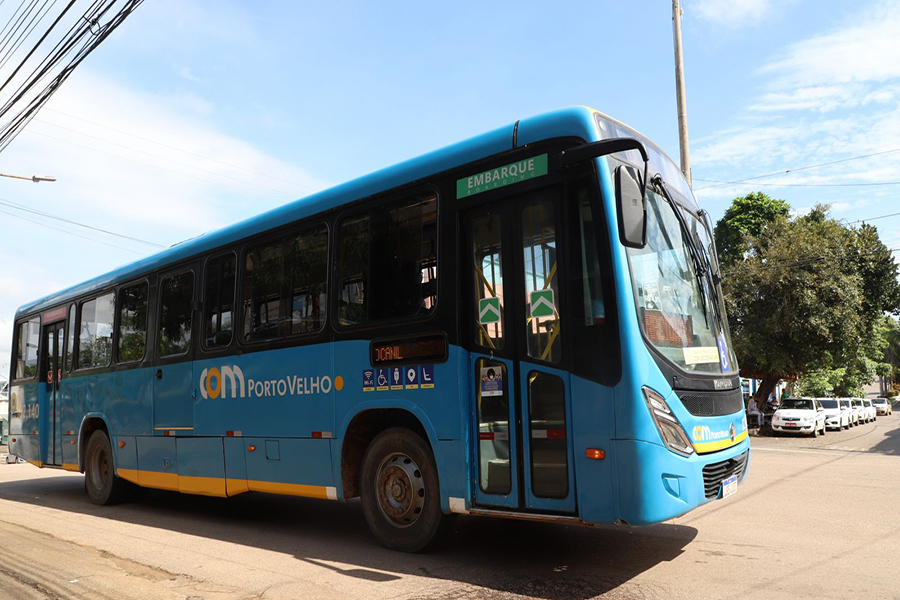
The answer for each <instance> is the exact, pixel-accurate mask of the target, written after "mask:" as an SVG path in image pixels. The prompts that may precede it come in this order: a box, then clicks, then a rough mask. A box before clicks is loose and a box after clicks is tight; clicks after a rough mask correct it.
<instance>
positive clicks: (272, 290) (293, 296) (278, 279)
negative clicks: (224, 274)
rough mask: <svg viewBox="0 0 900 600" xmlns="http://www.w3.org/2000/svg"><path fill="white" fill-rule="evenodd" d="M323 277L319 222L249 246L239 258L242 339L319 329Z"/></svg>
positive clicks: (324, 251)
mask: <svg viewBox="0 0 900 600" xmlns="http://www.w3.org/2000/svg"><path fill="white" fill-rule="evenodd" d="M327 280H328V228H327V227H326V226H325V224H324V223H323V224H319V225H314V226H313V227H308V228H306V229H303V230H301V231H299V232H297V233H295V234H291V235H288V236H286V237H283V238H279V239H278V240H275V241H272V242H268V243H267V244H265V245H263V246H256V247H254V248H252V249H250V250H249V251H248V252H247V254H246V257H245V260H244V291H243V295H244V298H243V302H244V326H243V335H244V340H246V341H259V340H271V339H274V338H278V337H282V336H286V335H297V334H304V333H315V332H317V331H320V330H321V329H322V327H324V326H325V313H326V310H325V308H326V306H327V302H326V299H327V289H326V286H327Z"/></svg>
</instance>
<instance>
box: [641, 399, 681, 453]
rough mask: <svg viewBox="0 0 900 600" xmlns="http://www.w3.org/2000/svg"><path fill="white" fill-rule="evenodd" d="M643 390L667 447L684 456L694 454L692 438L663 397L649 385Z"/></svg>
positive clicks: (660, 435)
mask: <svg viewBox="0 0 900 600" xmlns="http://www.w3.org/2000/svg"><path fill="white" fill-rule="evenodd" d="M642 391H643V392H644V400H645V401H646V402H647V408H648V409H649V410H650V416H652V417H653V423H654V424H655V425H656V429H657V431H659V437H661V438H662V441H663V442H664V443H665V444H666V447H668V448H669V450H671V451H672V452H675V453H676V454H681V455H682V456H690V455H691V454H693V453H694V447H693V446H692V445H691V440H690V439H689V438H688V436H687V434H686V433H685V432H684V428H683V427H682V426H681V423H679V422H678V419H677V418H676V417H675V415H674V414H672V410H671V409H670V408H669V405H668V404H666V401H665V400H664V399H663V397H662V396H660V395H659V394H658V393H656V392H654V391H653V390H651V389H650V388H648V387H644V388H642Z"/></svg>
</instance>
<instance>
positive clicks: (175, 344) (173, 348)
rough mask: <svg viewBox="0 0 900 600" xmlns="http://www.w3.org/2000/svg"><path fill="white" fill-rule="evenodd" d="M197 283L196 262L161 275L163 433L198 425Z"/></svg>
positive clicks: (157, 376)
mask: <svg viewBox="0 0 900 600" xmlns="http://www.w3.org/2000/svg"><path fill="white" fill-rule="evenodd" d="M195 283H196V275H195V269H194V268H193V266H187V267H182V268H181V269H177V270H175V271H170V272H168V273H165V274H163V275H161V276H160V278H159V289H158V291H157V299H158V301H157V311H156V350H155V356H156V361H155V364H154V367H153V371H154V379H153V429H154V431H155V432H157V433H158V434H160V435H162V433H160V432H163V431H168V432H177V433H176V435H184V434H190V433H191V432H192V431H193V429H194V397H195V396H196V393H197V392H196V390H195V389H194V381H195V378H194V363H193V343H194V337H196V336H195V335H194V330H195V329H196V323H195V321H196V319H194V311H195V307H196V300H195V299H196V291H195V288H196V284H195ZM169 435H172V434H171V433H170V434H169Z"/></svg>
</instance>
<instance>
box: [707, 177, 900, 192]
mask: <svg viewBox="0 0 900 600" xmlns="http://www.w3.org/2000/svg"><path fill="white" fill-rule="evenodd" d="M694 180H695V181H711V182H718V183H721V184H725V185H742V186H744V187H748V186H749V187H756V186H760V187H865V186H877V185H900V181H877V182H872V183H768V182H765V181H757V182H754V183H739V182H732V181H721V180H718V179H699V178H696V177H695V178H694ZM710 187H714V186H709V187H702V188H698V190H697V191H700V190H708V189H709V188H710Z"/></svg>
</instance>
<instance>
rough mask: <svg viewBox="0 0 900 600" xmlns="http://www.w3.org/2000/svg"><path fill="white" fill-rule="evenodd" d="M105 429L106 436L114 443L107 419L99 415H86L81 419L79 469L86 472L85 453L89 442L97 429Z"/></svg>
mask: <svg viewBox="0 0 900 600" xmlns="http://www.w3.org/2000/svg"><path fill="white" fill-rule="evenodd" d="M98 430H99V431H103V432H104V433H106V437H107V438H108V439H109V440H110V443H112V436H111V435H109V425H108V424H107V423H106V419H104V418H103V417H101V416H99V415H93V416H92V415H86V416H85V417H84V419H82V421H81V429H80V430H79V432H78V470H79V471H81V472H82V473H84V470H85V466H86V465H85V453H86V451H87V445H88V442H89V441H90V439H91V436H92V435H94V432H95V431H98Z"/></svg>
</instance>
